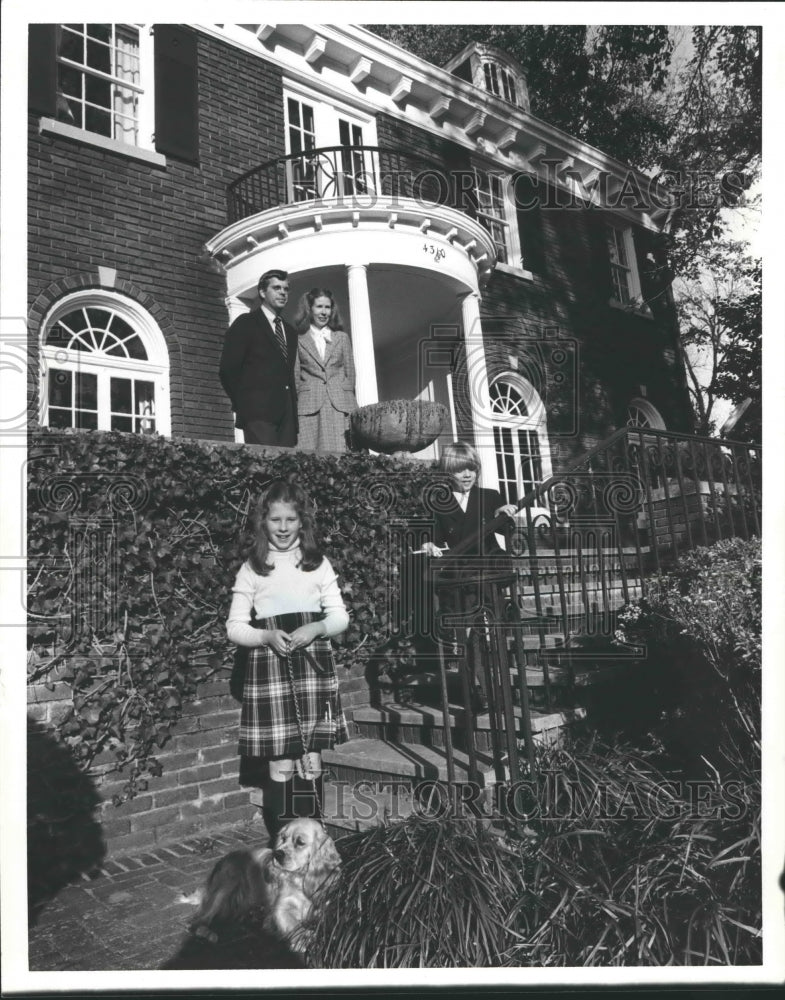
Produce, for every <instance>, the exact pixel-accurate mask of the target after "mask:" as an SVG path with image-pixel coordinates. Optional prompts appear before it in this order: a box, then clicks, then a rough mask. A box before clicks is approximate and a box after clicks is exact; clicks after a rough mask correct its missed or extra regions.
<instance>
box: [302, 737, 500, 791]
mask: <svg viewBox="0 0 785 1000" xmlns="http://www.w3.org/2000/svg"><path fill="white" fill-rule="evenodd" d="M477 758H478V768H479V772H480V782H481V783H482V784H483V785H486V784H494V783H495V781H496V778H495V775H494V769H493V759H492V757H491V755H490V753H487V752H484V751H478V753H477ZM322 761H323V763H324V764H325V765H326V766H327V767H328V768H329V770H330V772H331V774H330V781H331V783H332V784H333V785H335V786H336V787H337V786H338V785H340V784H341V783H348V785H349V787H352V788H354V789H356V788H358V787H359V786H360V785H361V783H363V782H371V784H372V785H378V786H379V787H381V786H383V785H384V784H386V783H389V782H393V783H395V782H396V781H397V782H399V783H400V784H402V785H405V786H408V787H413V786H414V785H415V784H417V783H419V782H421V781H440V782H446V781H447V757H446V752H445V750H444V748H443V747H429V746H424V745H423V744H420V743H406V742H400V743H397V742H393V741H391V740H382V739H375V738H373V737H368V736H358V737H356V738H354V739H351V740H349V741H348V742H346V743H341V744H340V745H339V746H337V747H334V748H333V749H332V750H325V751H323V752H322ZM453 762H454V765H455V780H456V781H458V782H466V781H468V780H469V755H468V754H467V753H466V752H465V751H464V750H459V749H458V748H454V749H453Z"/></svg>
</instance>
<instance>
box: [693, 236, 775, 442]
mask: <svg viewBox="0 0 785 1000" xmlns="http://www.w3.org/2000/svg"><path fill="white" fill-rule="evenodd" d="M703 264H704V266H703V269H702V270H701V273H700V274H699V275H698V276H697V277H694V278H689V279H677V281H676V284H675V291H676V295H677V301H678V303H679V307H680V309H679V311H680V317H681V318H680V322H681V335H682V341H683V343H684V346H685V356H686V361H685V363H686V367H687V377H688V382H689V387H690V394H691V397H692V400H693V405H694V408H695V414H696V424H697V431H698V433H699V434H711V433H714V432H716V430H717V429H718V428H717V423H718V420H717V404H718V402H719V401H720V400H722V399H724V400H729V401H730V402H732V403H734V404H737V405H738V404H739V403H743V402H744V401H745V400H746V399H749V400H751V404H750V406H749V409H748V410H747V412H746V413H745V415H744V423H743V424H740V425H739V431H738V432H736V433H738V434H740V436H743V437H750V438H752V439H755V440H760V431H761V263H760V261H759V260H755V259H753V258H750V257H749V256H748V254H747V248H746V246H745V245H744V244H743V243H740V242H737V241H730V240H723V241H720V242H719V243H718V244H716V245H715V246H714V247H713V248H712V249H711V250H710V252H708V253H707V254H706V255H705V257H704V261H703ZM742 428H743V430H742ZM736 433H734V432H731V437H734V436H736Z"/></svg>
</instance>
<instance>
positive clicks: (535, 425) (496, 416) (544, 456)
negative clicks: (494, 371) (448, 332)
mask: <svg viewBox="0 0 785 1000" xmlns="http://www.w3.org/2000/svg"><path fill="white" fill-rule="evenodd" d="M500 384H507V385H509V386H510V387H511V388H512V389H514V390H515V391H516V392H517V393H518V394H519V395H520V397H521V399H522V403H523V406H524V408H525V410H526V413H525V414H515V413H513V412H512V411H511V410H509V411H508V412H507V413H504V412H500V410H499V408H498V407H497V406H495V405H494V401H493V388H494V386H498V385H500ZM488 392H489V397H490V398H491V409H490V412H491V419H492V423H493V428H494V431H495V430H496V429H497V428H498V429H499V430H500V431H501V430H503V429H507V430H510V431H511V432H512V437H513V448H514V454H515V458H516V473H517V476H518V482H517V489H518V491H519V499H521V498H522V497H523V496H524V494H523V493H522V492H520V491H521V490H522V480H523V476H522V467H521V462H520V453H519V444H518V440H517V433H518V431H519V430H523V431H528V432H529V433H532V434H535V435H536V437H537V442H538V445H539V453H540V454H539V459H540V474H541V476H542V479H541V482H543V483H544V482H545V481H546V480H547V479H549V478H550V477H551V475H552V471H551V470H552V465H551V448H550V440H549V438H548V418H547V413H546V410H545V405H544V404H543V401H542V399H541V398H540V395H539V393H538V392H537V390H536V389H535V388H534V386H533V385H532V384H531V382H529V381H528V380H527V379H525V378H522V377H521V376H520V375H519V374H517V373H516V372H513V371H504V372H501V373H499V374H498V375H496V376H494V378H493V379H491V381H490V383H489V385H488ZM493 456H494V464H495V466H496V475H497V477H498V451H497V442H496V434H495V433H494V447H493ZM498 481H499V488H500V491H501V489H502V481H501V480H498ZM505 501H506V497H505ZM532 511H533V513H534V514H535V516H536V515H537V514H540V513H547V507H545V506H544V505H543V506H540V507H534V508H532ZM521 516H523V517H525V514H523V515H521Z"/></svg>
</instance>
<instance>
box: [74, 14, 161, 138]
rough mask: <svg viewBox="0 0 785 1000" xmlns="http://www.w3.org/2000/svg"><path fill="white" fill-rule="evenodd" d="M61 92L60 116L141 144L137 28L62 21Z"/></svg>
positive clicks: (79, 125)
mask: <svg viewBox="0 0 785 1000" xmlns="http://www.w3.org/2000/svg"><path fill="white" fill-rule="evenodd" d="M57 93H58V118H60V119H61V120H62V121H66V122H68V123H69V124H71V125H74V126H75V127H76V128H81V129H85V131H87V132H96V133H98V134H99V135H104V136H108V137H109V138H111V139H117V140H119V141H121V142H125V143H129V144H131V145H137V144H138V143H139V109H140V98H141V96H142V94H143V89H142V86H141V73H140V52H139V28H138V27H134V26H132V25H127V24H62V25H60V26H59V39H58V53H57Z"/></svg>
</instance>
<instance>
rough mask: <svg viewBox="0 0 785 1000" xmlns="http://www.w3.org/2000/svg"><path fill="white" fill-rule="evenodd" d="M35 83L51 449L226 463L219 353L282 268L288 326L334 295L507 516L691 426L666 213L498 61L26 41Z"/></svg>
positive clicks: (37, 254) (358, 357) (330, 44)
mask: <svg viewBox="0 0 785 1000" xmlns="http://www.w3.org/2000/svg"><path fill="white" fill-rule="evenodd" d="M30 59H31V62H30V118H29V122H30V133H29V143H30V145H29V149H30V166H29V201H28V207H29V237H30V257H29V285H28V292H29V303H30V314H29V318H30V335H31V344H30V348H31V358H32V360H33V364H32V365H31V372H33V373H35V372H36V363H37V365H38V372H37V375H36V374H33V375H32V378H33V380H34V382H37V385H35V386H34V387H33V388H34V389H35V390H38V391H39V392H40V404H41V406H40V414H41V420H42V422H43V423H44V424H46V425H51V426H83V427H92V428H98V429H103V428H107V429H108V428H113V429H119V430H128V431H133V432H138V433H144V432H146V431H157V432H159V433H163V434H173V435H179V436H186V437H195V438H202V439H211V440H215V441H231V440H234V439H235V430H234V426H233V420H232V414H231V410H230V405H229V402H228V400H227V398H226V396H225V395H224V393H223V391H222V389H221V386H220V384H219V381H218V377H217V368H218V359H219V356H220V351H221V346H222V339H223V334H224V331H225V329H226V327H227V325H228V323H229V322H230V320H231V319H233V318H234V317H235V316H237V315H238V314H239V313H241V312H242V311H244V310H246V309H248V308H249V307H250V306H251V305H252V304H253V301H254V296H255V286H256V282H257V280H258V277H259V275H260V274H261V273H262V272H263V271H265V270H266V269H268V268H269V267H273V266H281V267H284V268H286V269H287V270H288V271H289V272H290V284H291V296H290V307H291V306H292V305H293V304H294V303H296V301H297V299H298V298H299V296H300V294H301V293H302V292H303V291H305V290H306V289H307V288H309V287H311V286H312V285H313V284H316V283H319V284H322V285H327V287H330V288H332V289H333V290H334V292H335V294H336V296H337V299H338V302H339V305H340V307H341V311H342V314H343V316H344V317H345V318H346V319H348V321H349V322H348V324H347V325H348V328H349V332H350V335H351V337H352V344H353V351H354V356H355V361H356V368H357V371H358V373H359V374H358V384H357V396H358V403H359V404H360V405H363V404H366V403H372V402H375V401H377V400H384V399H393V398H400V397H405V398H415V397H417V398H429V399H434V400H438V401H441V402H443V403H445V405H447V406H448V409H449V411H450V426H448V427H446V428H445V430H444V433H443V436H442V439H443V440H450V439H452V437H453V436H455V435H457V436H462V437H465V436H469V437H472V436H473V437H474V438H475V439H476V440H477V442H478V443H482V444H483V447H484V450H483V454H484V460H485V468H484V480H485V482H486V483H487V484H490V485H493V484H495V483H497V482H499V478H500V477H501V485H502V488H503V490H504V491H506V492H507V493H508V494H510V495H511V496H513V497H515V496H517V495H518V493H519V492H520V490H522V489H523V488H524V487H530V486H531V485H532V484H533V483H536V482H538V481H541V480H542V479H543V478H546V477H547V475H548V474H549V473H550V472H551V471H552V470H553V469H557V468H559V467H560V466H561V465H562V464H563V463H564V462H565V461H566V460H568V459H569V458H572V457H575V456H576V455H579V454H580V453H582V452H584V451H586V450H587V449H588V448H589V447H591V446H592V445H593V444H595V443H597V442H598V441H600V440H602V439H603V438H605V437H607V436H608V434H609V433H611V432H612V431H613V430H614V429H616V428H618V427H621V426H623V425H624V424H625V423H627V422H629V421H632V422H633V423H636V424H640V423H643V424H648V425H650V426H653V427H659V428H668V429H670V430H679V431H687V430H689V429H690V428H691V416H690V407H689V403H688V398H687V392H686V388H685V382H684V378H683V374H682V369H681V365H680V363H679V355H678V344H677V341H676V325H675V317H674V309H673V303H672V299H671V296H670V292H669V289H668V283H667V281H666V280H665V279H664V278H663V277H662V275H663V274H664V273H666V269H665V267H664V263H665V261H664V250H663V247H662V237H661V236H660V233H659V229H660V227H661V224H662V221H663V217H664V214H665V213H666V206H664V205H662V206H659V205H658V203H657V200H656V198H655V199H653V200H652V199H650V198H648V197H647V196H646V192H647V190H648V189H647V183H648V182H647V180H646V178H644V177H642V176H641V175H638V174H636V173H634V172H633V171H630V170H629V169H628V168H627V167H626V166H625V165H624V164H621V163H619V162H617V161H615V160H613V159H612V158H610V157H608V156H606V155H604V154H603V153H602V152H601V151H599V150H597V149H593V148H592V147H590V146H587V145H586V144H585V143H582V142H578V141H576V140H574V139H572V138H570V137H569V136H567V135H565V134H563V133H561V132H559V131H558V130H556V129H553V128H551V127H549V126H548V124H547V123H545V122H542V121H539V120H538V119H536V118H535V117H533V116H532V115H531V114H530V112H529V95H528V92H527V87H526V78H525V73H524V71H523V70H522V69H521V68H520V67H519V66H517V65H515V64H514V63H513V62H512V61H511V60H510V59H509V58H508V57H506V56H505V55H504V53H501V52H497V51H492V50H490V49H488V48H487V47H482V46H478V45H476V44H472V45H469V46H467V48H466V49H465V50H464V51H463V52H461V53H459V54H458V55H456V56H455V57H454V58H453V59H451V60H450V62H449V63H448V64H447V66H445V67H444V68H438V67H435V66H431V65H429V64H427V63H424V62H423V61H422V60H419V59H417V58H415V57H414V56H412V55H410V54H409V53H407V52H405V51H403V50H401V49H399V48H398V47H396V46H394V45H392V44H390V43H388V42H386V41H383V40H382V39H380V38H378V37H376V36H375V35H373V34H372V33H370V32H369V31H366V30H364V29H361V28H357V27H353V26H352V27H335V26H327V25H320V26H305V25H233V26H232V25H223V26H212V27H204V26H199V27H189V26H182V25H180V26H173V25H160V26H154V27H153V26H150V25H145V26H139V25H96V26H85V25H62V26H54V25H34V26H31V29H30ZM304 151H308V152H307V156H306V155H305V153H304ZM641 192H642V195H641ZM647 202H648V204H647ZM89 330H93V331H99V332H100V334H101V337H100V339H99V338H98V337H97V336H91V334H90V333H89ZM579 414H580V419H578V415H579ZM239 434H240V432H238V436H239ZM240 439H241V438H240ZM481 439H482V442H481ZM438 448H439V442H436V443H435V444H434V445H433V446H432V448H430V449H429V450H428V451H427V452H424V453H422V454H423V457H430V456H432V455H436V454H437V453H438ZM510 458H512V459H514V463H513V464H514V465H515V467H516V468H517V469H518V477H517V478H518V481H517V482H515V481H514V480H515V475H514V474H513V475H510V473H509V472H508V471H506V470H507V469H508V467H509V459H510Z"/></svg>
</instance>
